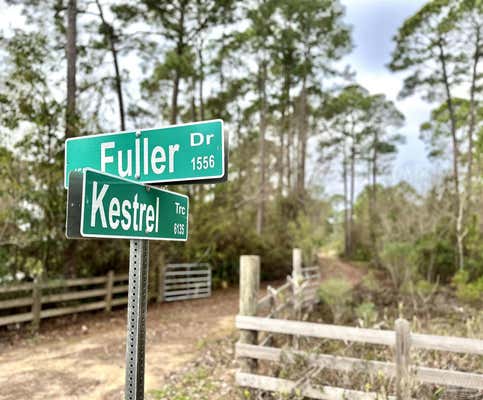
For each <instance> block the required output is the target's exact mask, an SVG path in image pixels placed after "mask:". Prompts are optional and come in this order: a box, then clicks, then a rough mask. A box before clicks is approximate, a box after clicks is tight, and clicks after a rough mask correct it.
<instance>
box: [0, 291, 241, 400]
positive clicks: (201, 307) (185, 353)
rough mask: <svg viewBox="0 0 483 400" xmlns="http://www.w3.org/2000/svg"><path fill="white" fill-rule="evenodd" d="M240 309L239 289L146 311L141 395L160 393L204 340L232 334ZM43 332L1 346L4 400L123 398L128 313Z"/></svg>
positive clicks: (81, 320) (60, 323)
mask: <svg viewBox="0 0 483 400" xmlns="http://www.w3.org/2000/svg"><path fill="white" fill-rule="evenodd" d="M237 307H238V290H237V289H227V290H222V291H218V292H215V293H214V294H213V296H212V297H211V298H209V299H202V300H195V301H186V302H176V303H165V304H160V305H156V304H154V305H151V306H150V307H149V309H148V321H147V334H146V375H145V389H146V391H149V390H151V389H159V388H160V387H161V386H162V383H163V379H164V377H165V376H166V375H167V374H168V373H172V372H173V371H175V370H176V369H177V368H180V367H181V366H182V365H183V364H184V363H186V362H187V361H189V360H190V359H192V358H193V357H194V356H195V355H196V350H197V347H198V346H199V345H200V343H202V342H203V340H206V339H208V338H209V339H212V338H216V337H218V336H223V335H227V334H228V333H230V332H231V331H232V329H233V322H234V317H235V314H236V312H237ZM49 324H50V325H49ZM43 325H44V328H43V332H41V334H40V335H38V336H37V337H35V338H31V339H28V338H24V339H20V340H15V341H12V343H13V344H9V343H5V342H2V343H0V399H1V400H23V399H28V400H40V399H49V400H55V399H65V400H74V399H75V400H84V399H85V400H87V399H89V400H96V399H102V400H110V399H116V400H120V399H123V398H124V397H123V395H124V374H125V369H124V368H125V359H124V357H125V335H126V311H125V309H121V310H118V311H115V312H113V313H112V314H111V315H109V316H107V315H103V314H102V313H99V314H96V315H92V314H91V315H82V316H79V317H78V318H77V320H76V321H75V322H74V321H72V320H63V321H52V322H49V323H45V324H43Z"/></svg>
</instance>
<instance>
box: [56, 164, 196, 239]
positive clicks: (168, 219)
mask: <svg viewBox="0 0 483 400" xmlns="http://www.w3.org/2000/svg"><path fill="white" fill-rule="evenodd" d="M188 209H189V200H188V197H187V196H184V195H181V194H177V193H174V192H171V191H168V190H163V189H159V188H155V187H152V186H147V185H143V184H138V183H134V182H131V181H129V180H126V179H121V178H118V177H116V176H113V175H110V174H105V173H101V172H98V171H94V170H92V169H89V168H86V169H84V170H83V171H82V172H76V171H73V172H71V174H70V179H69V192H68V196H67V224H66V225H67V226H66V236H67V237H68V238H80V237H93V238H118V239H151V240H182V241H185V240H187V239H188Z"/></svg>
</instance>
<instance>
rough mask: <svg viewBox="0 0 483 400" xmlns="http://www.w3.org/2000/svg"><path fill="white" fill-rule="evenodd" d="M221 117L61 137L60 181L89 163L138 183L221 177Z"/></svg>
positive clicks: (66, 181) (223, 152) (223, 157)
mask: <svg viewBox="0 0 483 400" xmlns="http://www.w3.org/2000/svg"><path fill="white" fill-rule="evenodd" d="M225 146H226V139H225V136H224V133H223V121H222V120H212V121H204V122H194V123H190V124H182V125H173V126H168V127H165V128H159V129H145V130H140V131H127V132H121V133H106V134H101V135H90V136H82V137H77V138H71V139H67V140H66V145H65V147H66V148H65V170H64V174H65V175H64V186H65V188H68V186H69V176H70V173H71V172H72V171H82V169H84V168H92V169H95V170H98V171H101V172H106V173H109V174H112V175H115V176H118V177H121V178H125V179H128V180H131V181H134V182H139V183H178V182H183V183H189V182H200V183H201V182H203V181H205V182H214V181H224V180H226V177H227V170H228V168H227V149H226V148H225Z"/></svg>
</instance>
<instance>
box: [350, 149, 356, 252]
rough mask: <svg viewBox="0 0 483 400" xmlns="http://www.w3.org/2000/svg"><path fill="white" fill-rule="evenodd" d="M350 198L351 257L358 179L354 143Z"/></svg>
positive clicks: (351, 155) (351, 161)
mask: <svg viewBox="0 0 483 400" xmlns="http://www.w3.org/2000/svg"><path fill="white" fill-rule="evenodd" d="M350 163H351V165H350V197H349V206H350V207H349V227H348V233H349V238H350V240H349V243H350V248H349V255H350V256H352V253H353V251H354V241H353V240H352V233H353V226H354V196H355V179H356V148H355V144H354V142H353V143H352V144H351V152H350Z"/></svg>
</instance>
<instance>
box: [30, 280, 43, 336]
mask: <svg viewBox="0 0 483 400" xmlns="http://www.w3.org/2000/svg"><path fill="white" fill-rule="evenodd" d="M41 309H42V284H41V282H40V278H39V277H36V278H35V280H34V286H33V288H32V332H33V333H37V332H38V331H39V327H40V311H41Z"/></svg>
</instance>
